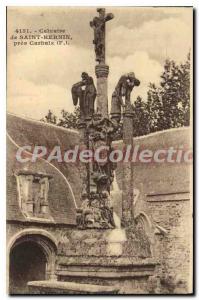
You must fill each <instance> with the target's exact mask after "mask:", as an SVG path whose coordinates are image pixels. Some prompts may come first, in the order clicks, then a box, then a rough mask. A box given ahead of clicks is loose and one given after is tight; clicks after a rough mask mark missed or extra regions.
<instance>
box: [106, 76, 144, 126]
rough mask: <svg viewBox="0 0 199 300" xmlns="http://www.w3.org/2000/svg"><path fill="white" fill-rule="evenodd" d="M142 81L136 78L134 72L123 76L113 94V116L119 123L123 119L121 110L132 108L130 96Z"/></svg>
mask: <svg viewBox="0 0 199 300" xmlns="http://www.w3.org/2000/svg"><path fill="white" fill-rule="evenodd" d="M139 85H140V81H139V80H138V79H137V78H136V77H135V74H134V73H133V72H131V73H127V74H125V75H122V76H121V77H120V79H119V81H118V83H117V85H116V87H115V90H114V92H113V94H112V101H111V115H112V118H116V119H117V121H118V122H119V121H120V119H121V108H122V107H123V108H125V110H128V108H129V107H130V106H131V101H130V95H131V92H132V90H133V88H134V87H135V86H139Z"/></svg>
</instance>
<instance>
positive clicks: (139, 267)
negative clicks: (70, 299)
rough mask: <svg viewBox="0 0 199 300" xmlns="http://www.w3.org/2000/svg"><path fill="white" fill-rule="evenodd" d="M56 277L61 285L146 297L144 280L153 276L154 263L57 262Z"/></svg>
mask: <svg viewBox="0 0 199 300" xmlns="http://www.w3.org/2000/svg"><path fill="white" fill-rule="evenodd" d="M58 263H59V266H58V268H57V271H56V275H57V278H58V280H59V281H61V282H70V281H71V282H77V283H80V284H82V283H83V284H91V285H99V286H109V287H111V288H112V289H113V290H114V288H117V289H118V293H119V294H143V293H144V294H147V293H149V290H148V288H149V281H148V279H149V278H150V277H151V276H153V275H154V269H155V265H156V264H155V262H154V261H153V260H151V259H145V260H144V259H143V260H132V259H130V258H123V257H120V258H116V257H111V258H110V257H107V258H105V257H103V258H97V259H96V258H94V257H93V258H91V257H89V258H83V257H81V258H80V257H70V258H66V257H65V258H61V259H59V261H58Z"/></svg>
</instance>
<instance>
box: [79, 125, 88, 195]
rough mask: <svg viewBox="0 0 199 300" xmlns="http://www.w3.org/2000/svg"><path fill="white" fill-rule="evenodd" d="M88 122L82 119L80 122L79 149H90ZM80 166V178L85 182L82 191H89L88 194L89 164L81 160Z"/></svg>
mask: <svg viewBox="0 0 199 300" xmlns="http://www.w3.org/2000/svg"><path fill="white" fill-rule="evenodd" d="M86 127H87V125H86V122H85V121H83V120H80V122H79V124H78V131H79V136H80V140H79V151H81V150H83V149H89V145H88V135H87V132H86V130H87V129H86ZM79 167H80V178H81V181H82V184H83V191H82V192H87V193H88V194H89V193H90V188H89V183H90V176H89V165H88V164H85V163H82V162H80V161H79Z"/></svg>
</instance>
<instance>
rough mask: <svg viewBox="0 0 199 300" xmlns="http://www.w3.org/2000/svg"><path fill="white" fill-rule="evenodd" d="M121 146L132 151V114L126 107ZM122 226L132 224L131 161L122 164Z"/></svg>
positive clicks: (129, 108)
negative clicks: (129, 146)
mask: <svg viewBox="0 0 199 300" xmlns="http://www.w3.org/2000/svg"><path fill="white" fill-rule="evenodd" d="M123 145H124V147H125V148H126V147H127V146H128V145H131V147H132V149H133V114H132V109H131V107H128V109H126V111H125V113H124V117H123ZM122 185H123V187H122V190H123V192H122V226H123V227H129V226H130V225H132V223H133V215H134V214H133V163H132V162H131V159H129V161H127V162H123V183H122Z"/></svg>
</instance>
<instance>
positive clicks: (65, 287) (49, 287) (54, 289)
mask: <svg viewBox="0 0 199 300" xmlns="http://www.w3.org/2000/svg"><path fill="white" fill-rule="evenodd" d="M28 287H29V290H30V292H33V293H37V294H39V293H41V294H42V291H44V292H45V294H48V293H49V294H51V293H55V294H59V293H61V294H67V293H69V294H70V293H72V294H117V293H118V291H119V289H118V288H116V287H115V286H103V285H93V284H82V283H76V282H60V281H51V280H46V281H30V282H28Z"/></svg>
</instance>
